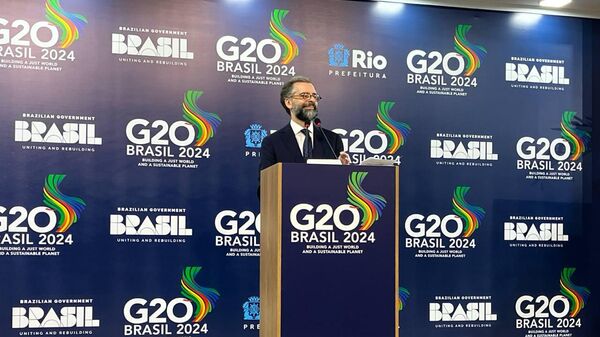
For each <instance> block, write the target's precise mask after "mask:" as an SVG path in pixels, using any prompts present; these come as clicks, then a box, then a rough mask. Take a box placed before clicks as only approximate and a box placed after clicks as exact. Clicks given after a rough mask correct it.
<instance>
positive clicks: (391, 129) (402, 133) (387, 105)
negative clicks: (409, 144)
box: [377, 101, 411, 154]
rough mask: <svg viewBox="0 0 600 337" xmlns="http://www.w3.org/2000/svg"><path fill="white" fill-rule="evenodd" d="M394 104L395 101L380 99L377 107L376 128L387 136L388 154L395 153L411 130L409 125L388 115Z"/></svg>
mask: <svg viewBox="0 0 600 337" xmlns="http://www.w3.org/2000/svg"><path fill="white" fill-rule="evenodd" d="M394 104H396V102H386V101H381V102H379V107H378V109H377V128H378V129H379V130H381V131H383V133H385V134H386V135H387V137H388V140H389V143H388V148H387V153H388V154H393V153H396V151H398V149H399V148H400V146H402V145H404V141H405V140H406V136H408V134H409V133H410V130H411V129H410V125H408V124H406V123H402V122H397V121H395V120H393V119H392V118H391V117H390V110H392V107H393V106H394Z"/></svg>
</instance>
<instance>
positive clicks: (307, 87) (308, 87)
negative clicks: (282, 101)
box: [294, 82, 317, 93]
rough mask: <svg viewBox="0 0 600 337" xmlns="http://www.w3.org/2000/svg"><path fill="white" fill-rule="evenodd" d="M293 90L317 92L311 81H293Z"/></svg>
mask: <svg viewBox="0 0 600 337" xmlns="http://www.w3.org/2000/svg"><path fill="white" fill-rule="evenodd" d="M294 91H295V92H308V93H315V92H317V91H316V89H315V86H314V85H313V84H312V83H307V82H296V83H294Z"/></svg>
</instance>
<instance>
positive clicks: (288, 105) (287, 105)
mask: <svg viewBox="0 0 600 337" xmlns="http://www.w3.org/2000/svg"><path fill="white" fill-rule="evenodd" d="M284 102H285V106H286V107H287V108H288V109H292V99H291V98H286V99H285V100H284Z"/></svg>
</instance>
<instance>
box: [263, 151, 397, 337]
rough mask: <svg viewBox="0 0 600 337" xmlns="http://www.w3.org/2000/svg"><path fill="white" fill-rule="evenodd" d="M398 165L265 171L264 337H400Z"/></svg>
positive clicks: (292, 167) (284, 166)
mask: <svg viewBox="0 0 600 337" xmlns="http://www.w3.org/2000/svg"><path fill="white" fill-rule="evenodd" d="M398 187H399V172H398V167H374V166H334V165H307V164H292V163H289V164H288V163H285V164H281V163H279V164H276V165H273V166H271V167H268V168H266V169H264V170H263V171H262V172H261V190H260V198H261V206H260V212H261V255H260V302H261V304H260V306H261V312H260V336H261V337H337V336H340V337H397V336H398V310H397V308H396V298H397V296H398V295H397V292H398V215H399V213H398V212H399V210H398Z"/></svg>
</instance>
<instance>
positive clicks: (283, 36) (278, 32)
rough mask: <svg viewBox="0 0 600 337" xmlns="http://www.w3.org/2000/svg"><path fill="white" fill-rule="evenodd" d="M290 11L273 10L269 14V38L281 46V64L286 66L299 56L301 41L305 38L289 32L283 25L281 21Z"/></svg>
mask: <svg viewBox="0 0 600 337" xmlns="http://www.w3.org/2000/svg"><path fill="white" fill-rule="evenodd" d="M289 12H290V11H289V10H287V9H274V10H273V13H271V21H270V22H269V28H270V29H271V34H270V35H271V37H272V38H273V39H274V40H276V41H277V42H279V43H280V44H281V45H282V46H283V52H282V54H281V63H282V64H288V63H290V62H292V60H294V58H296V56H298V55H299V54H300V48H301V47H302V43H303V42H304V41H303V40H306V36H304V34H303V33H300V32H295V31H293V30H289V29H288V28H286V27H285V26H284V25H283V19H284V18H285V16H286V15H288V13H289Z"/></svg>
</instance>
